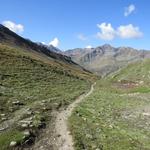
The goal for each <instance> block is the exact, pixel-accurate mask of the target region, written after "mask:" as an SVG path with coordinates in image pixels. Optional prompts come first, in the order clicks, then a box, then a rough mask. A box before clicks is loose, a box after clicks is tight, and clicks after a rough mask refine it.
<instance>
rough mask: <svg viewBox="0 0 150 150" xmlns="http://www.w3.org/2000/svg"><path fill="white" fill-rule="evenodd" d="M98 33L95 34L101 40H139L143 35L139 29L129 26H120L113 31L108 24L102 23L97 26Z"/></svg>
mask: <svg viewBox="0 0 150 150" xmlns="http://www.w3.org/2000/svg"><path fill="white" fill-rule="evenodd" d="M97 26H98V28H99V29H100V32H98V33H97V37H98V38H100V39H102V40H113V39H114V38H116V37H120V38H123V39H131V38H140V37H142V36H143V33H142V32H141V31H140V29H139V27H137V26H133V25H132V24H129V25H120V26H119V27H118V28H117V29H114V28H113V27H112V25H111V24H110V23H108V24H107V23H102V24H98V25H97Z"/></svg>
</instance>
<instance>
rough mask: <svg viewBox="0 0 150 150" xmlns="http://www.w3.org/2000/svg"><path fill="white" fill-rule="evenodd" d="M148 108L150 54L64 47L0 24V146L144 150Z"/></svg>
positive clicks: (149, 149) (13, 149) (7, 149)
mask: <svg viewBox="0 0 150 150" xmlns="http://www.w3.org/2000/svg"><path fill="white" fill-rule="evenodd" d="M74 61H75V62H74ZM78 64H79V65H78ZM149 108H150V52H149V51H146V50H136V49H133V48H129V47H120V48H114V47H112V46H110V45H108V44H105V45H102V46H99V47H97V48H86V49H75V50H68V51H65V52H63V51H60V50H59V49H58V48H55V47H53V46H45V45H43V44H41V43H40V44H39V43H35V42H32V41H31V40H28V39H25V38H23V37H21V36H19V35H17V34H16V33H14V32H12V31H10V30H9V29H8V28H6V27H4V26H3V25H0V148H1V150H18V149H25V150H30V149H32V150H49V149H50V150H150V142H149V135H150V132H149V129H150V127H149V125H150V109H149Z"/></svg>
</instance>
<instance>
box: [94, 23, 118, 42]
mask: <svg viewBox="0 0 150 150" xmlns="http://www.w3.org/2000/svg"><path fill="white" fill-rule="evenodd" d="M97 27H98V28H99V29H100V30H101V32H98V33H97V36H98V37H99V38H101V39H103V40H113V39H114V37H115V30H114V29H113V27H112V26H111V24H110V23H108V24H107V23H105V22H103V23H101V24H97Z"/></svg>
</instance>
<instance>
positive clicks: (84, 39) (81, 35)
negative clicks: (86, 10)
mask: <svg viewBox="0 0 150 150" xmlns="http://www.w3.org/2000/svg"><path fill="white" fill-rule="evenodd" d="M77 38H78V39H79V40H82V41H86V40H87V37H86V36H85V35H83V34H79V35H78V36H77Z"/></svg>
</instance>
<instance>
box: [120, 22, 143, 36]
mask: <svg viewBox="0 0 150 150" xmlns="http://www.w3.org/2000/svg"><path fill="white" fill-rule="evenodd" d="M117 33H118V36H119V37H121V38H125V39H130V38H140V37H142V36H143V33H142V32H141V31H140V30H139V27H134V26H133V25H132V24H129V25H125V26H123V25H122V26H120V27H118V29H117Z"/></svg>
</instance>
